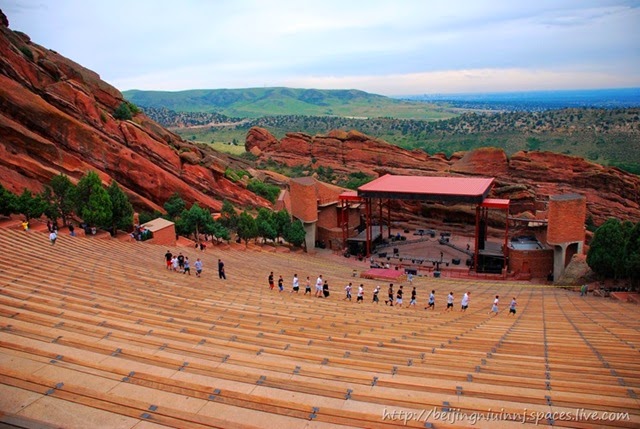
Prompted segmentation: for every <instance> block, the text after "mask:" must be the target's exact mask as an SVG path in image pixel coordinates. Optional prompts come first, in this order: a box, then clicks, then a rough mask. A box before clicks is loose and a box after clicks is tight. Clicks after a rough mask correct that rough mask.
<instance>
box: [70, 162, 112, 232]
mask: <svg viewBox="0 0 640 429" xmlns="http://www.w3.org/2000/svg"><path fill="white" fill-rule="evenodd" d="M75 206H76V210H75V211H76V214H77V215H79V216H80V217H81V218H82V220H83V221H84V222H85V223H87V225H90V226H100V227H105V226H106V227H109V226H110V225H111V217H112V215H113V213H112V206H111V198H109V194H108V193H107V191H106V190H105V189H104V188H103V187H102V181H101V180H100V176H98V173H96V172H95V171H89V172H87V174H85V175H84V177H82V179H80V181H79V182H78V186H77V187H76V192H75Z"/></svg>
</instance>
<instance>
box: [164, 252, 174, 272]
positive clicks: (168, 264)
mask: <svg viewBox="0 0 640 429" xmlns="http://www.w3.org/2000/svg"><path fill="white" fill-rule="evenodd" d="M164 259H165V261H166V262H167V270H170V269H171V259H173V254H172V253H171V252H169V251H168V250H167V253H165V254H164Z"/></svg>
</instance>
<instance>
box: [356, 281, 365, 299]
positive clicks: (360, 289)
mask: <svg viewBox="0 0 640 429" xmlns="http://www.w3.org/2000/svg"><path fill="white" fill-rule="evenodd" d="M356 302H357V303H358V304H360V303H361V302H364V285H363V284H362V283H360V286H358V297H357V298H356Z"/></svg>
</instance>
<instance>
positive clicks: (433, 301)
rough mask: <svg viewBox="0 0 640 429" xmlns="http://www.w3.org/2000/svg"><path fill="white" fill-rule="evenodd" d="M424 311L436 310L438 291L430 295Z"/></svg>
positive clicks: (433, 291)
mask: <svg viewBox="0 0 640 429" xmlns="http://www.w3.org/2000/svg"><path fill="white" fill-rule="evenodd" d="M424 309H425V310H428V309H432V310H435V309H436V291H435V290H432V291H431V294H430V295H429V302H428V303H427V306H426V307H425V308H424Z"/></svg>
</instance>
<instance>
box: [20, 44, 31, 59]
mask: <svg viewBox="0 0 640 429" xmlns="http://www.w3.org/2000/svg"><path fill="white" fill-rule="evenodd" d="M20 52H22V53H23V54H24V56H25V57H27V58H29V59H30V60H31V61H33V52H31V49H29V48H27V47H26V46H20Z"/></svg>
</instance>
